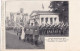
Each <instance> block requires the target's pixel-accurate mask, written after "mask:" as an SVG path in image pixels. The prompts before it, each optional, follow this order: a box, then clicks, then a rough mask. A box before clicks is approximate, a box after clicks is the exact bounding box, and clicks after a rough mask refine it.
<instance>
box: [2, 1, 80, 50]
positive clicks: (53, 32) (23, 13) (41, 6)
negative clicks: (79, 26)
mask: <svg viewBox="0 0 80 51" xmlns="http://www.w3.org/2000/svg"><path fill="white" fill-rule="evenodd" d="M69 4H70V2H69V0H34V1H33V0H2V18H1V19H2V23H3V24H2V39H3V40H2V48H1V49H2V51H14V50H15V51H19V50H20V51H49V50H51V51H59V50H60V51H70V50H71V49H70V48H71V47H70V46H69V44H70V41H69V38H70V31H69V29H70V28H69V27H70V24H69ZM79 50H80V49H79Z"/></svg>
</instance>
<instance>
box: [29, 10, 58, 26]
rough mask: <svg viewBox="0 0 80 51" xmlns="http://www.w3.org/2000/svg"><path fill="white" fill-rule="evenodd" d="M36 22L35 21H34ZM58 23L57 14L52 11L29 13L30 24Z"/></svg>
mask: <svg viewBox="0 0 80 51" xmlns="http://www.w3.org/2000/svg"><path fill="white" fill-rule="evenodd" d="M35 22H36V23H35ZM46 24H49V25H58V24H59V14H58V13H52V12H51V11H33V12H32V13H31V15H30V25H31V26H34V25H38V26H41V25H44V26H45V25H46Z"/></svg>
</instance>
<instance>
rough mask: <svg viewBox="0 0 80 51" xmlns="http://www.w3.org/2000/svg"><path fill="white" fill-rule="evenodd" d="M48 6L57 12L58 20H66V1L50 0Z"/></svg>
mask: <svg viewBox="0 0 80 51" xmlns="http://www.w3.org/2000/svg"><path fill="white" fill-rule="evenodd" d="M49 8H51V9H52V11H53V12H55V13H59V18H60V21H64V22H68V1H51V3H50V6H49Z"/></svg>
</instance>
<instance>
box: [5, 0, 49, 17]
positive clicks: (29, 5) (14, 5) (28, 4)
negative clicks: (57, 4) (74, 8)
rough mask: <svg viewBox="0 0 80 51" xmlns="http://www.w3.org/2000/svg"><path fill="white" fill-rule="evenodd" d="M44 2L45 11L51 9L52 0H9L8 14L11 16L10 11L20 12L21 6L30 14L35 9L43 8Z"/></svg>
mask: <svg viewBox="0 0 80 51" xmlns="http://www.w3.org/2000/svg"><path fill="white" fill-rule="evenodd" d="M42 4H43V6H44V10H45V11H48V10H50V8H49V5H50V1H7V2H6V16H9V14H10V12H13V13H15V12H19V11H20V8H23V9H24V13H28V14H29V15H30V13H31V12H32V11H33V10H43V9H42Z"/></svg>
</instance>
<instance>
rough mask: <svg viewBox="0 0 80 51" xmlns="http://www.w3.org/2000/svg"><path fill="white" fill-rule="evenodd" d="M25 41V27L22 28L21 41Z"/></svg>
mask: <svg viewBox="0 0 80 51" xmlns="http://www.w3.org/2000/svg"><path fill="white" fill-rule="evenodd" d="M24 39H25V32H24V27H22V34H21V40H24Z"/></svg>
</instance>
